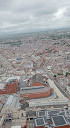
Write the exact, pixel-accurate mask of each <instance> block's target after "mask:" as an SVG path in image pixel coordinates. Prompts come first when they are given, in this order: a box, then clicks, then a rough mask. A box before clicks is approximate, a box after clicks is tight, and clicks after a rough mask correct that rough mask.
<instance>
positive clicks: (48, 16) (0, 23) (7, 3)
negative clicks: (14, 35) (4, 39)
mask: <svg viewBox="0 0 70 128" xmlns="http://www.w3.org/2000/svg"><path fill="white" fill-rule="evenodd" d="M66 27H67V28H68V27H70V0H0V33H2V32H6V33H7V32H17V31H19V32H21V31H23V32H29V31H35V30H47V29H52V28H66Z"/></svg>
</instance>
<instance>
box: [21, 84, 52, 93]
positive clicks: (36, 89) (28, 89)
mask: <svg viewBox="0 0 70 128" xmlns="http://www.w3.org/2000/svg"><path fill="white" fill-rule="evenodd" d="M49 89H50V88H49V87H44V86H36V87H25V88H22V89H21V93H22V94H27V93H35V92H43V91H44V92H45V91H46V90H49Z"/></svg>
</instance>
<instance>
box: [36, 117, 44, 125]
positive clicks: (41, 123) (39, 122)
mask: <svg viewBox="0 0 70 128" xmlns="http://www.w3.org/2000/svg"><path fill="white" fill-rule="evenodd" d="M35 125H36V126H43V125H44V118H38V119H36V120H35Z"/></svg>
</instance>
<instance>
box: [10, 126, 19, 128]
mask: <svg viewBox="0 0 70 128" xmlns="http://www.w3.org/2000/svg"><path fill="white" fill-rule="evenodd" d="M11 128H21V126H12V127H11Z"/></svg>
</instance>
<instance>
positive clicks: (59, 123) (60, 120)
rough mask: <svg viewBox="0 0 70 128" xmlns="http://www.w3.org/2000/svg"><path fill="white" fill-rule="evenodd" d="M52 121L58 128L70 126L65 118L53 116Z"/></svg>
mask: <svg viewBox="0 0 70 128" xmlns="http://www.w3.org/2000/svg"><path fill="white" fill-rule="evenodd" d="M52 121H53V125H54V126H56V127H58V126H64V125H68V123H67V122H66V120H65V118H64V116H53V117H52Z"/></svg>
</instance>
